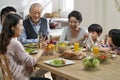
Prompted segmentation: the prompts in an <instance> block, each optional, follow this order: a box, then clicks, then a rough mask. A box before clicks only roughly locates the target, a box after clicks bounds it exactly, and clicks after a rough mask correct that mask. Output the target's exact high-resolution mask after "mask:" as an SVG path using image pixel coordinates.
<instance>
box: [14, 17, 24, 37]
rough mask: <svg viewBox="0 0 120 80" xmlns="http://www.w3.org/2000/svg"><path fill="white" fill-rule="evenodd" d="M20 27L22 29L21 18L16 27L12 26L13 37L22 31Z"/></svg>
mask: <svg viewBox="0 0 120 80" xmlns="http://www.w3.org/2000/svg"><path fill="white" fill-rule="evenodd" d="M22 29H23V20H21V19H20V20H19V23H18V24H17V25H16V27H12V30H13V33H14V37H19V36H20V35H21V33H22Z"/></svg>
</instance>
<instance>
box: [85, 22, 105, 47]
mask: <svg viewBox="0 0 120 80" xmlns="http://www.w3.org/2000/svg"><path fill="white" fill-rule="evenodd" d="M88 32H89V36H88V37H87V38H86V39H85V41H84V44H85V45H87V44H88V43H89V42H88V40H90V37H91V44H94V45H102V44H103V41H102V40H101V39H100V35H101V33H102V27H101V25H99V24H91V25H90V26H89V27H88Z"/></svg>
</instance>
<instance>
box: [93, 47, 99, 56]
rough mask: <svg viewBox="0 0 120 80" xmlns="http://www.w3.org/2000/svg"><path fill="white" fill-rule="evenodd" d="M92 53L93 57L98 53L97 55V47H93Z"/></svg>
mask: <svg viewBox="0 0 120 80" xmlns="http://www.w3.org/2000/svg"><path fill="white" fill-rule="evenodd" d="M93 53H94V54H95V55H98V53H99V49H98V47H93Z"/></svg>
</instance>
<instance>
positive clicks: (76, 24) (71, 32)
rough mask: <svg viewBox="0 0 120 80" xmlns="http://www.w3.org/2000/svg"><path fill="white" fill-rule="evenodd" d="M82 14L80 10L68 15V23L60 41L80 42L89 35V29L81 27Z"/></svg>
mask: <svg viewBox="0 0 120 80" xmlns="http://www.w3.org/2000/svg"><path fill="white" fill-rule="evenodd" d="M81 22H82V15H81V13H80V12H79V11H72V12H71V13H70V14H69V15H68V25H69V26H67V27H65V29H64V31H63V33H62V35H61V37H60V41H71V42H80V41H83V40H84V39H85V38H86V36H87V33H88V31H87V29H84V28H81V27H80V24H81Z"/></svg>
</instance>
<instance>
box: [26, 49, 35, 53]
mask: <svg viewBox="0 0 120 80" xmlns="http://www.w3.org/2000/svg"><path fill="white" fill-rule="evenodd" d="M25 51H26V52H28V53H29V54H34V53H37V51H36V50H35V49H33V48H25Z"/></svg>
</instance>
